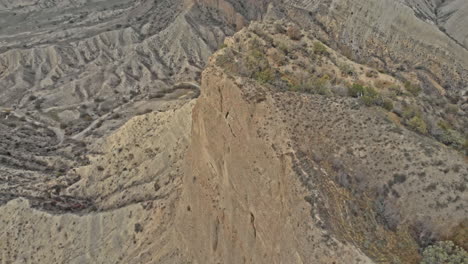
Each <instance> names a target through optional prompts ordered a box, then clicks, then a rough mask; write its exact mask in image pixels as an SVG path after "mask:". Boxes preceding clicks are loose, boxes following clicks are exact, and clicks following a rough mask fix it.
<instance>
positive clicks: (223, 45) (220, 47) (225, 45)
mask: <svg viewBox="0 0 468 264" xmlns="http://www.w3.org/2000/svg"><path fill="white" fill-rule="evenodd" d="M227 46H228V45H227V44H225V43H223V44H221V45H219V49H224V48H227Z"/></svg>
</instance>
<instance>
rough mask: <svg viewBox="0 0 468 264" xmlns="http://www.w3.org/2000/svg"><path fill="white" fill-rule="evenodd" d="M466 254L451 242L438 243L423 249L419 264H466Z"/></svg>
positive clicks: (467, 256)
mask: <svg viewBox="0 0 468 264" xmlns="http://www.w3.org/2000/svg"><path fill="white" fill-rule="evenodd" d="M467 262H468V253H467V252H466V251H465V250H464V249H463V248H461V247H458V246H456V245H455V244H454V243H453V242H452V241H439V242H437V243H435V244H434V245H432V246H428V247H427V248H426V249H424V252H423V259H422V261H421V264H466V263H467Z"/></svg>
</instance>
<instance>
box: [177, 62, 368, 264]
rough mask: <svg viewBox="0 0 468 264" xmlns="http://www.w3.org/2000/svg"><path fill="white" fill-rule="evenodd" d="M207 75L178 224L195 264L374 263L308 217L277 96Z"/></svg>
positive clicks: (227, 78) (211, 72)
mask: <svg viewBox="0 0 468 264" xmlns="http://www.w3.org/2000/svg"><path fill="white" fill-rule="evenodd" d="M203 76H204V78H203V84H202V86H203V88H202V96H201V97H200V98H199V100H198V101H197V105H196V106H195V108H194V111H193V126H192V143H191V146H190V148H189V150H188V156H187V157H186V165H185V175H184V180H183V181H184V191H183V194H182V197H183V198H182V201H181V204H180V210H179V213H180V215H179V217H178V219H179V221H178V224H177V226H178V227H177V230H178V232H179V233H180V234H181V236H182V237H183V240H182V241H181V242H183V244H184V246H185V247H186V250H187V251H188V252H192V254H194V258H195V260H197V261H198V262H199V263H203V262H208V263H219V262H222V263H309V262H310V261H311V260H312V259H313V260H314V261H316V262H317V263H332V262H335V263H345V262H346V263H372V262H371V261H370V260H369V259H368V258H367V257H366V256H365V255H363V254H362V253H361V252H359V251H358V250H357V249H356V248H355V247H354V246H352V245H349V244H348V245H346V244H343V243H341V242H340V241H337V240H336V239H335V238H334V237H333V236H331V235H330V233H329V232H328V231H327V230H324V229H322V228H320V227H319V222H318V220H319V219H320V217H319V216H318V215H316V218H315V219H314V218H313V216H314V215H311V214H310V213H311V207H310V205H309V204H308V203H307V202H306V200H305V199H304V198H305V197H307V196H308V195H310V193H309V192H308V190H307V189H306V188H305V187H304V186H303V185H302V184H301V182H300V180H299V178H298V177H296V172H295V171H294V169H293V165H294V159H295V157H294V156H295V151H294V149H293V148H292V147H291V142H292V140H291V138H290V134H288V133H287V130H286V126H287V124H283V122H281V120H280V119H279V116H278V115H277V111H278V110H279V109H278V108H277V106H275V105H274V101H275V100H274V99H273V97H272V95H271V94H269V93H268V92H267V91H266V90H265V89H264V88H262V87H260V86H258V85H256V84H255V83H252V82H248V81H246V80H242V79H236V78H235V77H233V76H228V75H226V74H225V73H224V72H223V71H222V70H220V69H217V68H215V67H209V68H208V69H207V70H205V71H204V74H203ZM249 89H250V92H251V93H249ZM271 128H274V129H271ZM194 239H195V240H196V241H200V242H195V241H194Z"/></svg>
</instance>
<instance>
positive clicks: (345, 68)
mask: <svg viewBox="0 0 468 264" xmlns="http://www.w3.org/2000/svg"><path fill="white" fill-rule="evenodd" d="M339 68H340V71H341V73H342V74H344V75H354V73H355V70H354V67H353V66H352V65H349V64H346V63H343V64H340V65H339Z"/></svg>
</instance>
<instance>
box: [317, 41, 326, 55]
mask: <svg viewBox="0 0 468 264" xmlns="http://www.w3.org/2000/svg"><path fill="white" fill-rule="evenodd" d="M314 53H315V54H318V55H328V51H327V47H325V45H323V44H322V43H321V42H318V41H316V42H314Z"/></svg>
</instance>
